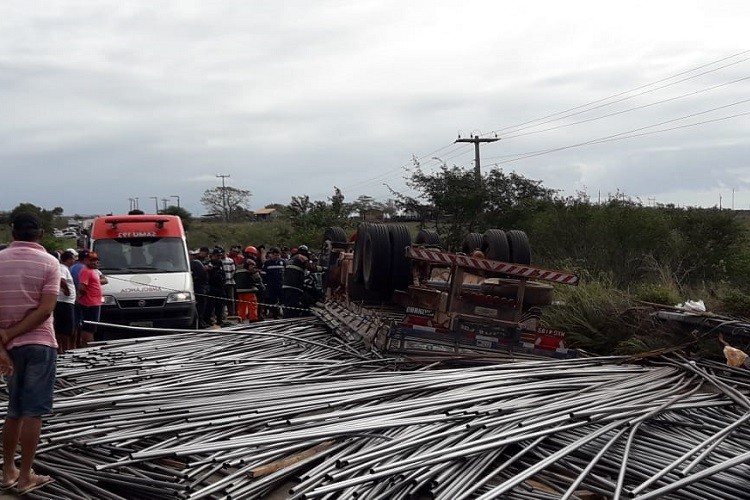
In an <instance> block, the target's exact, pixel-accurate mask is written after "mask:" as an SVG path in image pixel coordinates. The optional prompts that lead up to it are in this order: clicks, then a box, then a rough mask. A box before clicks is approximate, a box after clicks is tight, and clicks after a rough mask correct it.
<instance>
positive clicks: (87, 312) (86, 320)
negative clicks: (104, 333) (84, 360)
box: [79, 306, 101, 347]
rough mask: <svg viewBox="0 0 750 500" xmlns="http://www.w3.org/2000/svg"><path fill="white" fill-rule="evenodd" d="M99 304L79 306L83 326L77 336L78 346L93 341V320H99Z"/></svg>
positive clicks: (94, 329) (85, 345)
mask: <svg viewBox="0 0 750 500" xmlns="http://www.w3.org/2000/svg"><path fill="white" fill-rule="evenodd" d="M100 312H101V307H100V306H81V320H82V322H83V326H82V327H81V333H80V337H79V347H87V346H88V345H89V343H91V342H93V341H94V336H95V335H96V325H95V324H94V323H93V322H98V321H99V313H100Z"/></svg>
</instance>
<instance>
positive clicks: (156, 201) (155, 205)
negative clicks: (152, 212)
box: [149, 196, 159, 214]
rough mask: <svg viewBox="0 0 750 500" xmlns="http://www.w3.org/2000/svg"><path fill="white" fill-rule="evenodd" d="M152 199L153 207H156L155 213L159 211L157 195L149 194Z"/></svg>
mask: <svg viewBox="0 0 750 500" xmlns="http://www.w3.org/2000/svg"><path fill="white" fill-rule="evenodd" d="M149 198H151V199H152V200H154V207H156V213H157V214H158V213H159V197H158V196H149Z"/></svg>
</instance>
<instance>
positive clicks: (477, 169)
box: [454, 135, 500, 185]
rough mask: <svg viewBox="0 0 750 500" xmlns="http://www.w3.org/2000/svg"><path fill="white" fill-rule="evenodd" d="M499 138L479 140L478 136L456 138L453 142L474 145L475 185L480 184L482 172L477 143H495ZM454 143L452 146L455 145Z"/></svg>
mask: <svg viewBox="0 0 750 500" xmlns="http://www.w3.org/2000/svg"><path fill="white" fill-rule="evenodd" d="M499 140H500V138H499V137H487V138H481V137H479V136H478V135H472V136H470V137H469V138H468V139H462V138H460V137H459V138H458V139H456V141H455V142H471V143H473V144H474V175H475V177H476V179H477V185H479V184H480V183H481V182H482V171H481V169H480V164H479V143H481V142H495V141H499ZM455 142H454V144H455Z"/></svg>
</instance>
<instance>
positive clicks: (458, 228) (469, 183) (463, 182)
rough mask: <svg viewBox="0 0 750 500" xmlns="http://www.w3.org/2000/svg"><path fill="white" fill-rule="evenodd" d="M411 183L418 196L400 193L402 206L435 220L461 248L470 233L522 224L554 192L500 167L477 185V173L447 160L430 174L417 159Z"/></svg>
mask: <svg viewBox="0 0 750 500" xmlns="http://www.w3.org/2000/svg"><path fill="white" fill-rule="evenodd" d="M407 185H408V186H409V187H410V188H412V189H414V190H415V191H417V193H418V194H417V196H413V197H410V196H404V195H402V194H400V193H396V192H394V195H395V196H396V198H397V204H398V206H399V208H401V209H403V210H405V211H407V212H411V213H416V214H418V216H419V217H420V218H421V219H422V220H423V221H425V220H433V221H434V223H435V226H436V228H437V229H438V231H439V232H440V233H441V234H443V235H444V236H445V241H446V243H447V244H448V247H449V248H453V249H455V248H458V247H460V245H461V242H462V241H463V238H464V236H465V235H466V234H467V233H470V232H482V231H484V230H485V229H489V228H491V227H500V228H507V229H511V228H513V227H514V226H518V224H519V223H520V222H521V220H522V219H523V217H525V216H526V212H527V211H529V210H536V209H539V208H540V207H542V206H544V204H545V203H549V202H550V201H551V200H552V197H553V195H554V190H551V189H547V188H545V187H543V186H542V184H541V181H535V180H531V179H527V178H525V177H523V176H522V175H519V174H516V173H511V174H506V173H504V172H503V171H502V170H499V169H492V170H490V171H489V172H486V173H483V174H482V177H481V183H480V185H479V186H477V180H476V177H475V174H474V172H473V171H471V170H466V169H461V168H459V167H457V166H455V165H454V166H453V167H449V166H448V165H446V164H445V163H443V165H442V166H441V167H440V169H439V170H438V171H437V172H430V173H428V172H425V171H423V170H422V168H421V166H420V165H419V163H418V162H415V164H414V167H413V170H412V173H411V176H410V177H409V178H408V179H407Z"/></svg>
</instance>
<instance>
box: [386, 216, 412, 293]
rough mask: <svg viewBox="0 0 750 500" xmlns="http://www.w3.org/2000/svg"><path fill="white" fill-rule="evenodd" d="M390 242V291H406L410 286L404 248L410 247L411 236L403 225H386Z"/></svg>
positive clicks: (409, 267) (409, 272) (408, 267)
mask: <svg viewBox="0 0 750 500" xmlns="http://www.w3.org/2000/svg"><path fill="white" fill-rule="evenodd" d="M388 235H389V236H390V240H391V286H390V291H393V290H406V289H407V288H409V285H411V281H412V277H411V263H410V262H409V259H407V258H406V247H408V246H411V234H410V233H409V228H408V227H406V225H405V224H388Z"/></svg>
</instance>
